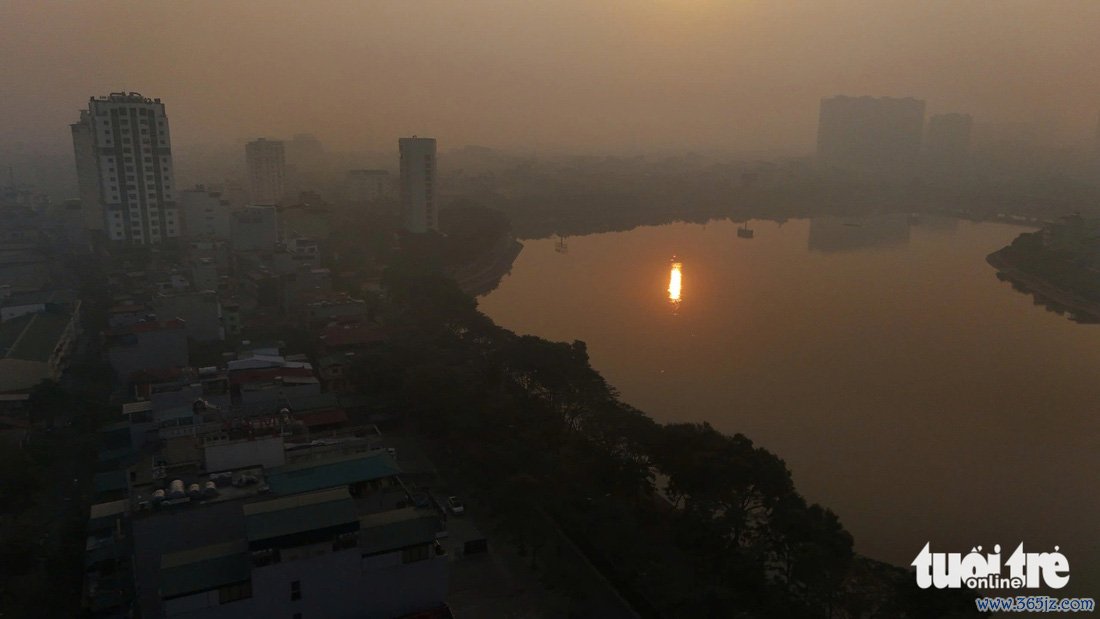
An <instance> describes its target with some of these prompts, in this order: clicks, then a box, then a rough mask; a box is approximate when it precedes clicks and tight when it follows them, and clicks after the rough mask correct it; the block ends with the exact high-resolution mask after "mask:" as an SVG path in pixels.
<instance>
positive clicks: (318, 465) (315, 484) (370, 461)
mask: <svg viewBox="0 0 1100 619" xmlns="http://www.w3.org/2000/svg"><path fill="white" fill-rule="evenodd" d="M400 473H401V469H399V468H398V467H397V464H396V463H395V462H394V461H393V459H391V458H390V457H389V454H387V453H386V452H384V451H377V452H372V453H366V454H352V455H349V456H344V457H341V458H335V459H331V460H325V461H323V462H310V461H306V462H301V463H295V464H287V465H284V466H280V467H275V468H273V469H270V470H269V471H266V475H267V485H268V486H269V487H270V488H271V492H273V493H274V494H283V495H285V494H298V493H301V492H310V491H313V490H321V489H323V488H335V487H337V486H346V485H348V484H353V483H356V482H361V481H371V480H374V479H382V478H385V477H393V476H395V475H398V474H400Z"/></svg>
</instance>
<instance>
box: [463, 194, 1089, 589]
mask: <svg viewBox="0 0 1100 619" xmlns="http://www.w3.org/2000/svg"><path fill="white" fill-rule="evenodd" d="M749 225H750V226H751V228H752V229H753V231H754V232H755V238H751V239H747V238H739V237H738V234H737V224H734V223H731V222H728V221H723V222H711V223H708V224H706V225H698V224H669V225H664V226H656V227H644V228H637V229H635V230H632V231H629V232H621V233H606V234H595V235H590V236H583V237H572V238H568V239H565V242H564V244H565V247H560V241H558V240H556V239H545V240H535V241H526V242H525V243H524V245H525V247H524V249H523V252H522V253H521V254H520V256H519V258H518V259H517V260H516V263H515V265H514V266H513V268H512V273H511V275H509V276H508V277H506V278H505V279H504V280H503V282H502V283H501V285H500V287H499V288H498V289H497V290H495V291H494V292H492V293H491V294H489V295H488V296H486V297H484V298H482V299H481V300H480V306H481V308H482V310H483V311H485V312H486V313H487V314H488V315H489V316H491V317H492V318H493V319H494V320H495V321H496V322H497V323H498V324H500V325H502V326H504V327H507V328H509V329H512V330H514V331H516V332H518V333H530V334H535V335H538V336H541V337H545V338H549V339H552V340H563V341H572V340H574V339H579V340H584V341H585V342H587V344H588V351H589V354H590V356H591V359H592V364H593V366H594V367H595V368H596V369H598V370H599V371H600V372H601V373H602V374H603V375H604V377H605V378H607V380H608V381H609V382H610V383H611V384H612V385H614V386H615V387H616V388H618V389H619V390H620V392H621V394H622V397H623V399H624V400H625V401H626V402H628V403H630V404H632V405H634V406H637V407H638V408H640V409H641V410H643V411H646V412H647V413H648V414H650V415H651V416H652V417H654V418H655V419H657V420H659V421H665V422H667V421H694V422H699V421H708V422H710V423H711V424H712V425H714V426H715V427H716V428H718V429H720V430H722V431H724V432H727V433H733V432H741V433H743V434H745V435H747V436H748V437H749V438H751V439H753V440H754V441H756V443H757V444H759V445H762V446H764V447H766V448H768V449H770V450H771V451H773V452H775V453H777V454H778V455H779V456H780V457H782V458H783V459H784V460H785V461H786V462H787V465H788V466H789V467H790V469H791V471H792V473H793V475H794V481H795V485H796V486H797V487H798V489H799V490H800V491H801V492H802V493H803V495H805V496H806V497H807V499H809V500H811V501H816V502H820V503H822V504H824V505H826V506H828V507H830V508H832V509H833V510H834V511H836V512H837V513H838V514H839V516H840V518H841V520H842V521H843V523H844V524H845V525H846V527H847V528H848V529H849V530H850V531H851V532H852V534H853V535H854V536H855V539H856V549H857V550H858V551H860V552H862V553H864V554H866V555H869V556H871V557H874V558H878V559H883V560H887V561H890V562H893V563H896V564H900V565H908V564H909V562H911V561H912V560H913V558H914V557H915V556H916V554H917V553H918V552H919V551H920V549H921V547H923V545H924V544H925V542H929V541H930V542H931V543H932V546H933V550H936V549H937V548H938V549H939V550H943V551H952V552H964V553H965V552H967V551H969V550H970V548H971V547H972V546H974V545H978V544H982V545H983V546H985V547H986V548H987V549H988V548H991V547H992V546H993V544H994V543H999V544H1001V545H1002V547H1007V548H1006V551H1005V557H1004V558H1006V559H1007V555H1008V553H1010V552H1011V550H1012V549H1014V548H1015V547H1016V545H1017V544H1018V543H1019V542H1024V544H1025V548H1026V549H1027V550H1028V551H1034V552H1039V551H1048V552H1049V551H1051V550H1052V548H1053V546H1054V545H1055V544H1057V545H1059V546H1060V547H1061V551H1062V552H1063V553H1065V554H1066V556H1067V557H1068V558H1069V562H1070V567H1071V580H1070V585H1069V587H1067V588H1066V589H1063V590H1061V591H1059V592H1058V594H1060V595H1066V594H1067V593H1075V594H1078V595H1087V596H1092V597H1100V569H1098V568H1100V529H1098V526H1100V500H1098V498H1097V495H1098V488H1097V486H1098V481H1100V415H1098V414H1097V412H1098V409H1100V326H1097V325H1082V324H1077V323H1074V322H1072V321H1070V320H1068V319H1066V318H1064V317H1062V316H1060V315H1058V314H1055V313H1052V312H1049V311H1047V310H1046V309H1044V308H1043V307H1042V306H1039V305H1036V304H1035V303H1034V302H1033V300H1032V298H1031V297H1030V296H1028V295H1025V294H1021V293H1019V292H1016V291H1014V290H1013V289H1012V287H1011V286H1010V285H1009V284H1008V283H1005V282H1001V281H999V280H998V279H997V278H996V273H995V271H994V269H993V268H992V267H990V266H989V265H987V264H986V262H985V256H986V255H987V254H989V253H990V252H992V251H994V250H997V249H999V248H1001V247H1003V246H1004V245H1006V244H1008V243H1009V242H1011V241H1012V239H1013V238H1015V237H1016V236H1017V235H1018V234H1020V233H1021V232H1024V231H1026V229H1024V228H1020V227H1015V226H1009V225H1003V224H996V223H973V222H966V221H956V220H951V219H933V218H928V217H924V218H921V219H920V220H914V221H910V220H909V218H908V217H905V216H881V217H876V218H872V219H862V220H860V219H851V220H844V219H815V220H812V221H811V220H791V221H787V222H785V223H783V224H778V223H776V222H767V221H753V222H751V223H750V224H749ZM674 257H675V261H676V262H678V263H679V265H680V266H679V269H678V271H679V273H678V276H679V277H678V279H679V285H678V286H677V285H676V282H674V281H673V280H675V279H677V273H676V272H675V271H677V269H676V268H675V266H674V265H673V264H672V263H673V258H674ZM676 288H678V289H679V294H678V295H676V294H674V293H675V292H676V290H675V289H676ZM670 290H671V292H670ZM672 296H678V297H679V300H673V299H670V297H672ZM1006 573H1007V570H1006ZM1038 592H1039V593H1047V594H1050V593H1053V591H1052V590H1049V589H1047V590H1044V591H1038ZM1005 595H1015V593H1014V592H1008V593H1005Z"/></svg>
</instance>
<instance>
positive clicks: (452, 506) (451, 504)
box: [447, 496, 466, 516]
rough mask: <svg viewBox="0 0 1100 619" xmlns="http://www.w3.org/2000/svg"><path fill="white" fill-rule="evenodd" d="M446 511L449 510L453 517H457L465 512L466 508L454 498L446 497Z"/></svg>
mask: <svg viewBox="0 0 1100 619" xmlns="http://www.w3.org/2000/svg"><path fill="white" fill-rule="evenodd" d="M447 509H449V510H451V513H452V514H454V515H456V516H457V515H459V514H461V513H463V512H465V511H466V506H465V505H463V504H462V501H460V500H459V499H458V497H456V496H449V497H447Z"/></svg>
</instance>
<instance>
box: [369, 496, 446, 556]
mask: <svg viewBox="0 0 1100 619" xmlns="http://www.w3.org/2000/svg"><path fill="white" fill-rule="evenodd" d="M442 530H443V524H442V523H441V522H440V520H439V516H438V515H437V514H436V513H435V512H433V511H431V510H423V509H416V508H414V507H405V508H402V509H393V510H390V511H385V512H380V513H377V514H370V515H367V516H363V517H362V518H360V519H359V548H360V550H361V551H362V553H363V554H364V555H369V554H377V553H380V552H387V551H390V550H398V549H401V548H407V547H409V546H415V545H418V544H427V543H429V542H432V541H434V540H435V534H436V533H437V532H439V531H442Z"/></svg>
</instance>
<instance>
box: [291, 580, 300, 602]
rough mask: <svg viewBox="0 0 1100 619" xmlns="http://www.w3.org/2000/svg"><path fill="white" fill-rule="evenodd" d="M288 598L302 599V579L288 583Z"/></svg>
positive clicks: (292, 599)
mask: <svg viewBox="0 0 1100 619" xmlns="http://www.w3.org/2000/svg"><path fill="white" fill-rule="evenodd" d="M290 599H291V601H294V600H300V599H302V581H300V580H295V581H294V582H292V583H290Z"/></svg>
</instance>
